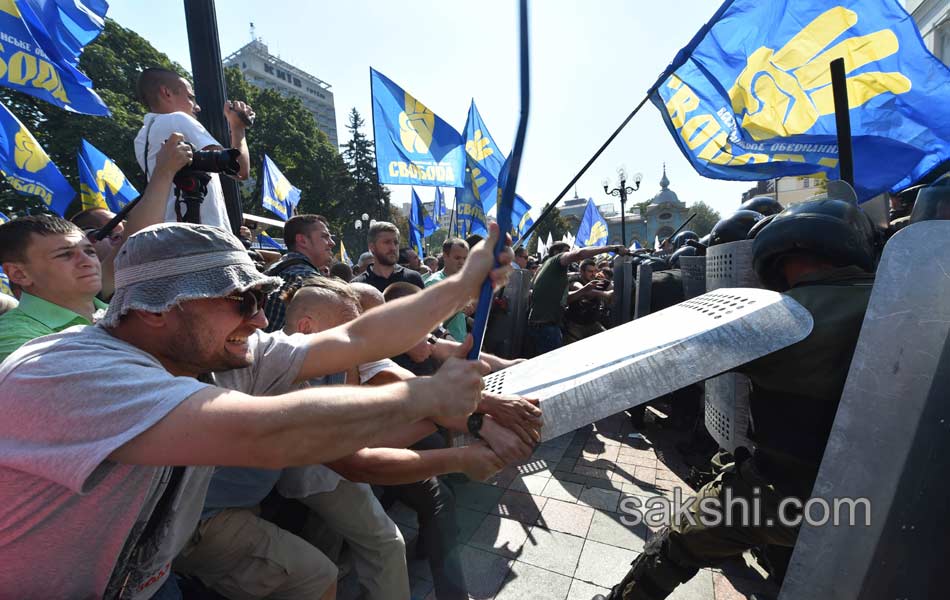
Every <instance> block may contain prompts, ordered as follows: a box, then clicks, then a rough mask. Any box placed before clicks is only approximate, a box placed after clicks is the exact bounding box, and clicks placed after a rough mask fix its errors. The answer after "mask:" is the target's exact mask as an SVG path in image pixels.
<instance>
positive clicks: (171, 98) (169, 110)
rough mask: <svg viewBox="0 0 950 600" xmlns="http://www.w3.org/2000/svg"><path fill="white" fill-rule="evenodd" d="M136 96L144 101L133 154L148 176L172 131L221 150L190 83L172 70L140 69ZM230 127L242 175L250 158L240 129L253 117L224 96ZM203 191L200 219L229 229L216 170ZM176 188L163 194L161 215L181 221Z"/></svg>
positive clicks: (203, 147)
mask: <svg viewBox="0 0 950 600" xmlns="http://www.w3.org/2000/svg"><path fill="white" fill-rule="evenodd" d="M136 92H137V94H138V97H139V99H140V100H141V101H142V103H143V104H145V106H146V107H148V110H149V112H148V114H146V115H145V120H144V123H143V125H142V129H141V130H140V131H139V133H138V135H136V136H135V158H136V160H137V161H138V163H139V166H140V167H142V169H143V170H144V171H145V176H146V178H151V176H152V173H153V172H154V168H155V157H156V156H157V154H158V150H159V148H161V146H162V143H163V142H164V141H165V140H166V139H168V136H169V135H171V134H172V133H174V132H180V133H182V134H183V135H184V137H185V141H186V142H188V143H190V144H191V145H192V146H193V147H194V148H195V149H197V150H220V149H221V148H222V146H221V144H220V143H219V142H218V141H217V140H215V139H214V138H213V137H212V136H211V134H210V133H208V131H207V130H206V129H205V128H204V127H203V126H202V125H201V123H199V122H198V120H197V119H196V118H195V117H196V116H197V115H198V113H199V112H200V111H201V107H200V106H198V103H197V102H196V101H195V94H194V91H193V90H192V87H191V83H189V82H188V81H187V80H186V79H184V78H182V77H181V76H179V75H178V74H177V73H175V72H174V71H170V70H168V69H162V68H158V67H153V68H149V69H145V70H144V71H142V74H141V75H140V76H139V81H138V84H137V86H136ZM224 113H225V116H226V117H227V119H228V124H229V125H230V128H231V140H230V142H231V144H230V146H231V148H234V149H235V150H238V151H239V153H238V155H237V157H236V158H237V164H238V167H239V169H238V172H237V175H236V176H237V178H238V179H246V178H247V176H248V173H249V171H250V159H249V155H248V150H247V141H246V140H245V139H244V133H245V130H246V129H247V127H248V125H249V124H250V123H251V122H252V121H253V118H254V111H253V110H251V107H250V106H247V105H246V104H244V103H243V102H228V104H227V105H226V106H225V110H224ZM209 175H210V177H211V178H210V180H209V181H208V184H207V193H206V194H205V196H204V201H203V202H201V208H200V217H199V219H200V222H201V223H202V224H204V225H212V226H215V227H220V228H222V229H225V230H228V231H230V230H231V227H230V223H229V221H228V211H227V209H226V207H225V204H224V193H223V191H222V189H221V180H220V179H219V176H218V174H217V173H209ZM176 205H177V202H176V198H175V192H174V191H173V192H172V193H171V195H170V196H169V198H168V206H167V208H166V210H165V221H166V222H167V221H181V220H183V219H182V218H181V215H182V212H183V211H181V210H179V209H178V208H177V206H176Z"/></svg>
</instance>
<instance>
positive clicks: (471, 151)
mask: <svg viewBox="0 0 950 600" xmlns="http://www.w3.org/2000/svg"><path fill="white" fill-rule="evenodd" d="M465 152H467V153H468V155H469V156H471V157H472V160H474V161H476V162H481V161H483V160H485V159H486V158H488V157H489V156H491V155H492V154H494V153H495V151H494V150H492V149H491V148H489V147H488V138H487V137H482V130H481V129H476V130H475V139H474V140H469V141H467V142H465Z"/></svg>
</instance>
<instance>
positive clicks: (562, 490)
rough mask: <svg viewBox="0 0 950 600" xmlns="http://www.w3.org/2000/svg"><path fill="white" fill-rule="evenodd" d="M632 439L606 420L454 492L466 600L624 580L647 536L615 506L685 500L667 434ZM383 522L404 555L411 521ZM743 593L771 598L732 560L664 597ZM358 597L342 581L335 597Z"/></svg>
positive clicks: (545, 595)
mask: <svg viewBox="0 0 950 600" xmlns="http://www.w3.org/2000/svg"><path fill="white" fill-rule="evenodd" d="M631 433H633V429H632V426H631V424H630V421H629V419H627V418H626V416H625V415H623V414H621V415H614V416H613V417H610V418H608V419H604V420H603V421H600V422H598V423H596V424H594V425H592V426H589V427H586V428H582V429H579V430H577V431H575V432H573V433H570V434H567V435H564V436H561V437H560V438H557V439H555V440H551V441H549V442H546V443H544V444H542V445H541V446H539V447H538V448H537V450H536V451H535V453H534V456H532V457H531V459H530V460H528V461H525V462H524V463H522V464H519V465H515V466H511V467H509V468H508V469H506V470H505V471H502V472H501V473H499V474H498V475H496V476H495V477H494V478H493V479H492V480H490V481H488V482H486V483H475V482H467V483H461V484H454V485H453V487H454V490H455V494H456V499H457V504H458V515H459V529H460V539H461V541H462V543H463V544H464V547H463V550H462V557H463V566H464V570H465V576H466V582H467V584H468V586H469V595H470V597H471V598H475V599H478V600H488V599H496V600H509V599H512V600H522V599H525V600H527V599H534V598H537V599H544V600H589V598H591V597H592V596H593V595H594V594H596V593H598V592H600V593H606V592H607V590H608V588H609V587H610V586H612V585H614V584H615V583H617V582H618V581H620V580H621V579H622V578H623V575H624V574H625V573H626V571H627V568H628V566H629V565H630V561H631V560H633V559H634V558H635V557H636V556H637V554H638V553H639V552H641V551H642V550H643V544H644V542H645V541H646V540H647V539H648V538H649V536H650V535H651V532H650V530H649V529H648V528H647V527H646V526H645V525H639V526H636V527H628V526H627V525H625V524H623V523H622V522H621V521H620V514H619V513H618V509H619V505H620V503H621V502H622V501H623V499H624V498H626V497H628V496H639V497H641V498H646V497H651V496H657V495H666V496H672V494H673V490H675V489H676V488H681V489H682V490H683V493H684V494H688V493H689V492H691V491H692V490H691V489H690V488H689V486H688V485H686V483H684V481H683V478H685V474H686V465H685V464H683V463H682V462H681V461H680V459H679V457H678V454H677V452H676V451H675V450H674V449H673V443H674V441H675V440H676V439H678V438H676V437H675V434H673V433H672V432H668V431H665V430H662V429H655V428H650V429H647V430H646V431H645V432H644V434H643V436H642V437H641V436H634V437H631V436H630V434H631ZM390 514H391V516H392V517H393V519H394V520H395V521H396V522H397V523H398V524H399V526H400V528H401V529H402V530H403V533H404V534H405V536H406V540H407V544H408V545H409V546H410V548H411V547H412V540H414V538H415V537H416V521H415V515H414V514H413V513H412V512H411V511H409V510H408V509H406V508H405V507H403V506H401V505H399V504H397V505H395V506H394V507H393V508H392V509H391V510H390ZM410 554H412V553H410ZM409 572H410V581H411V584H412V598H413V600H423V599H426V600H436V599H435V594H434V593H433V592H432V583H431V574H430V573H429V569H428V566H427V564H426V563H425V561H423V560H410V564H409ZM752 592H759V593H763V592H764V593H765V594H766V596H767V597H769V596H771V597H775V596H777V593H776V592H777V590H776V589H775V586H774V585H773V584H771V583H770V582H769V581H767V580H765V579H763V577H762V576H761V574H760V572H759V571H757V570H755V569H753V568H750V567H748V566H746V565H745V564H744V563H742V562H741V561H734V562H733V563H730V564H729V565H727V566H726V567H724V568H723V569H704V570H702V571H701V572H700V573H699V575H697V576H696V577H694V578H693V579H692V580H691V581H690V582H689V583H688V584H686V585H683V586H680V588H678V589H677V590H676V592H675V593H674V594H673V596H671V598H672V599H673V600H741V599H743V598H747V597H748V596H747V595H748V594H750V593H752ZM357 595H358V593H357V590H356V582H355V578H354V577H353V576H352V575H350V576H348V577H347V578H346V579H344V580H343V581H342V582H341V586H340V592H339V597H340V598H342V599H344V600H350V599H352V598H356V597H357Z"/></svg>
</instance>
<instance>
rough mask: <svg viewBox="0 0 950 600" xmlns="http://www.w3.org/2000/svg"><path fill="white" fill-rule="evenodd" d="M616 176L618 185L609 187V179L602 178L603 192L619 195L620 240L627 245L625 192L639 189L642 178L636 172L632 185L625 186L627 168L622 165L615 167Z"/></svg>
mask: <svg viewBox="0 0 950 600" xmlns="http://www.w3.org/2000/svg"><path fill="white" fill-rule="evenodd" d="M617 177H618V178H619V179H620V186H619V187H616V188H614V189H610V180H609V179H604V193H605V194H607V195H608V196H620V241H621V242H623V245H624V247H626V246H627V214H626V213H627V210H626V206H625V205H626V203H627V194H629V193H631V192H635V191H637V190H639V189H640V182H641V181H642V180H643V174H642V173H637V174H636V175H634V176H633V185H634V187H627V170H626V169H624V168H623V167H620V168H619V169H617Z"/></svg>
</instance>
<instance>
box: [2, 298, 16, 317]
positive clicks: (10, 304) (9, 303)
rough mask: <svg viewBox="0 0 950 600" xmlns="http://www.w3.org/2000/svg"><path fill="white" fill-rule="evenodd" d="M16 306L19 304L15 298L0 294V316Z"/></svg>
mask: <svg viewBox="0 0 950 600" xmlns="http://www.w3.org/2000/svg"><path fill="white" fill-rule="evenodd" d="M17 304H19V303H18V302H17V301H16V298H14V297H13V296H8V295H6V294H0V315H2V314H3V313H5V312H7V311H11V310H13V309H14V308H16V307H17Z"/></svg>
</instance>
